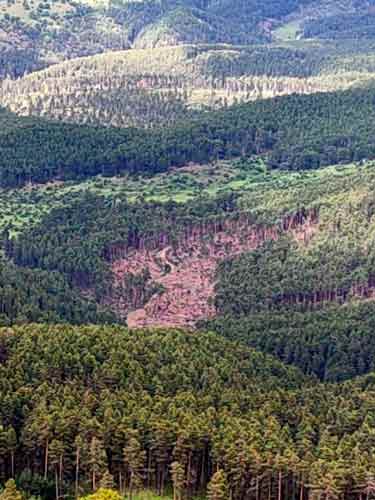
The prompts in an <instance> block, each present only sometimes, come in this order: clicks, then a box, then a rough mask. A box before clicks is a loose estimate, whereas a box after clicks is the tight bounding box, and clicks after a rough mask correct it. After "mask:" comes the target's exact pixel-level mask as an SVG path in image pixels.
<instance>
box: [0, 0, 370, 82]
mask: <svg viewBox="0 0 375 500" xmlns="http://www.w3.org/2000/svg"><path fill="white" fill-rule="evenodd" d="M373 4H374V3H373V1H372V0H357V1H354V0H330V1H329V2H327V1H325V2H322V1H321V0H287V1H286V0H272V1H267V2H264V1H262V0H251V1H248V2H243V1H242V0H234V1H233V0H232V1H228V0H216V1H211V0H163V1H160V0H141V1H139V0H137V1H128V0H103V1H99V0H92V1H91V0H80V1H74V0H0V60H3V61H5V62H6V64H5V65H2V66H1V67H0V78H3V77H5V76H6V75H10V76H12V77H14V76H20V75H22V74H23V73H25V72H29V71H32V70H33V69H35V68H38V67H43V66H47V65H49V64H51V63H53V62H58V61H62V60H66V59H71V58H74V57H81V56H85V55H90V54H96V53H101V52H106V51H108V50H120V49H126V48H155V47H164V46H171V45H180V44H205V43H209V44H217V43H226V44H242V45H243V44H253V43H265V42H267V43H268V42H271V41H274V40H290V39H292V40H293V39H296V38H311V37H313V38H316V37H317V38H321V37H323V38H333V39H336V38H354V39H358V37H360V38H367V39H373V35H374V32H373V28H372V27H371V26H372V24H373V23H372V21H371V19H372V17H368V16H369V15H370V14H371V13H372V10H371V9H372V8H373V6H374V5H373ZM353 26H355V28H353Z"/></svg>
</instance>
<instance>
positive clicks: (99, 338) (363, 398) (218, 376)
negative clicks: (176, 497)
mask: <svg viewBox="0 0 375 500" xmlns="http://www.w3.org/2000/svg"><path fill="white" fill-rule="evenodd" d="M0 343H1V353H2V354H1V357H2V364H1V366H0V372H1V385H0V392H1V397H2V400H3V401H6V402H7V404H6V405H2V407H1V410H0V415H1V419H2V438H3V441H2V442H3V443H4V445H3V447H2V452H1V453H2V471H1V474H2V477H7V476H9V475H10V474H11V473H12V469H14V472H15V473H19V472H21V471H23V472H22V474H21V475H20V476H19V479H18V484H19V486H20V488H22V489H24V490H26V491H27V492H28V493H29V495H30V494H32V493H33V492H34V491H35V490H37V491H38V493H39V494H41V495H42V497H43V498H51V495H53V493H52V491H54V490H55V488H57V489H58V491H59V494H63V495H67V494H69V493H71V494H73V495H74V491H76V492H80V493H81V494H83V492H84V491H90V490H91V489H92V488H93V487H94V489H95V486H96V485H97V484H100V483H101V484H105V483H107V484H108V481H109V482H112V487H114V486H116V487H117V488H120V487H121V488H122V489H126V490H129V487H130V488H133V490H134V489H138V488H139V487H141V486H142V485H143V484H149V485H153V486H154V487H155V488H156V489H157V490H159V491H163V490H164V488H165V486H166V482H167V481H172V482H173V484H174V488H175V492H177V493H178V494H180V495H182V494H183V495H191V494H194V492H199V491H202V489H204V488H205V487H206V486H207V483H208V482H209V480H210V478H211V477H212V474H213V472H214V471H215V470H218V469H219V470H220V471H221V473H222V474H223V476H224V480H225V487H226V488H227V489H228V491H231V492H232V495H234V497H235V498H241V497H243V496H245V497H246V498H251V499H252V498H269V497H271V498H278V496H279V495H282V496H284V495H288V498H291V499H294V498H308V496H309V495H310V494H313V495H319V494H323V495H328V496H327V498H330V496H329V494H328V493H327V492H328V491H329V492H333V494H334V495H340V496H341V497H342V496H345V498H353V499H354V498H359V491H361V492H363V491H364V492H366V491H367V488H369V484H370V481H371V479H370V478H371V476H367V475H366V471H367V473H370V471H372V467H373V459H372V453H373V451H372V444H371V443H372V441H371V436H372V430H371V429H372V420H371V412H370V414H369V413H368V412H369V410H370V409H371V408H372V406H373V396H372V395H373V383H374V381H373V377H372V376H369V377H367V378H363V379H358V380H357V381H352V382H348V383H346V384H344V385H340V386H324V385H319V384H317V383H316V382H315V383H313V381H312V380H309V379H306V378H304V377H303V376H302V375H301V374H300V372H298V371H297V370H295V369H291V368H286V367H285V366H284V365H282V364H281V363H280V362H278V361H275V360H274V359H272V358H271V357H267V356H264V355H262V354H259V353H256V352H255V351H252V350H250V349H247V348H245V347H244V346H242V345H238V344H233V343H230V342H228V341H226V340H223V339H222V338H220V337H219V336H217V335H214V334H207V333H203V332H200V333H199V334H198V333H196V334H192V333H184V332H182V331H178V330H175V331H173V330H172V331H171V330H170V331H165V330H156V331H128V330H126V329H121V328H116V327H106V328H105V327H75V328H73V327H68V326H61V327H51V326H42V325H39V326H38V325H29V326H25V327H22V328H21V327H19V328H11V329H10V328H7V329H2V330H1V331H0ZM114 388H115V389H114ZM77 468H78V469H77ZM177 468H178V470H179V475H178V477H179V478H180V480H179V481H177V480H176V477H175V474H174V472H173V471H175V470H176V469H177ZM30 469H31V470H32V471H33V476H30V472H29V471H28V470H30ZM77 471H78V474H77ZM109 475H110V476H109ZM109 477H111V479H109ZM214 478H215V475H214ZM214 478H213V479H212V482H211V485H210V488H212V486H213V484H214ZM366 478H367V479H366ZM366 481H367V482H366ZM68 497H69V496H68Z"/></svg>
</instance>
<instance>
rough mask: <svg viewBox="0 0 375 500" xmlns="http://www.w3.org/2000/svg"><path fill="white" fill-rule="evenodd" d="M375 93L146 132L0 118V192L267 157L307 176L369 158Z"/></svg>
mask: <svg viewBox="0 0 375 500" xmlns="http://www.w3.org/2000/svg"><path fill="white" fill-rule="evenodd" d="M374 102H375V90H374V88H369V89H365V90H355V91H347V92H337V93H332V94H316V95H311V96H288V97H282V98H276V99H272V100H266V101H261V102H257V103H254V104H247V105H241V106H234V107H232V108H229V109H228V110H224V111H217V112H211V113H202V114H201V115H200V116H199V117H197V118H195V119H192V120H189V121H186V122H181V123H180V124H177V125H176V126H174V127H173V128H169V129H168V128H165V129H155V130H153V131H149V132H145V131H143V130H137V129H125V130H119V129H109V128H108V129H103V128H97V127H82V126H81V127H80V126H75V125H67V124H58V123H51V122H45V121H43V120H40V119H30V118H29V119H22V118H16V117H14V116H12V115H9V114H8V113H6V112H2V113H1V114H0V122H1V124H2V129H1V132H0V151H1V164H0V185H2V186H18V185H22V184H24V183H25V182H28V181H34V182H46V181H48V180H50V179H53V178H58V179H77V178H78V179H79V178H85V177H89V176H93V175H95V174H98V173H102V174H104V175H116V174H118V173H120V172H123V171H127V172H130V173H135V172H147V173H148V174H150V175H152V174H155V173H157V172H163V171H165V170H167V169H168V168H169V167H172V166H182V165H185V164H186V163H187V162H189V161H194V162H198V163H202V162H207V161H210V160H214V159H217V158H231V157H235V156H241V155H243V156H246V155H251V154H254V153H266V154H268V155H269V164H270V165H271V166H272V167H273V168H285V169H292V170H301V169H313V168H318V167H320V166H323V165H329V164H333V163H340V162H343V163H345V162H346V163H347V162H350V161H352V160H353V159H354V160H358V159H361V158H372V157H374V155H375V142H374V137H375V136H374V134H373V126H374V125H373V124H374V118H375V116H374V115H375V108H374Z"/></svg>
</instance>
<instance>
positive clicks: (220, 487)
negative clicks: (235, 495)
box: [207, 469, 228, 500]
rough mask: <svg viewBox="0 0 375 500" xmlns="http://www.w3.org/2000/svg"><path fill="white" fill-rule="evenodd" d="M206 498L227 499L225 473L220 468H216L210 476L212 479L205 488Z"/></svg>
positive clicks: (209, 499)
mask: <svg viewBox="0 0 375 500" xmlns="http://www.w3.org/2000/svg"><path fill="white" fill-rule="evenodd" d="M207 498H208V500H227V499H228V485H227V479H226V477H225V474H224V472H223V471H222V470H220V469H219V470H218V471H217V472H215V474H214V475H213V476H212V479H211V481H210V483H209V485H208V488H207Z"/></svg>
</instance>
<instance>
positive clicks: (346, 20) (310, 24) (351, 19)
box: [303, 12, 375, 40]
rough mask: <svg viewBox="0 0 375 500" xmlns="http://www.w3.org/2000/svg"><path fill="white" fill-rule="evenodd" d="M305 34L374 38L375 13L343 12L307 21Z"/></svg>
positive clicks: (346, 37) (323, 36)
mask: <svg viewBox="0 0 375 500" xmlns="http://www.w3.org/2000/svg"><path fill="white" fill-rule="evenodd" d="M303 36H304V37H305V38H329V39H331V40H335V39H338V40H341V39H344V40H345V39H366V38H369V39H374V37H375V15H374V14H373V13H372V12H367V13H366V14H362V15H361V14H343V15H337V16H327V17H325V18H320V19H317V20H311V21H307V22H306V23H305V24H304V29H303Z"/></svg>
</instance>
